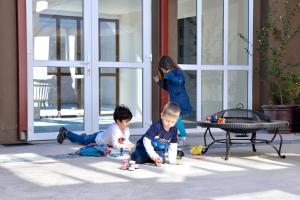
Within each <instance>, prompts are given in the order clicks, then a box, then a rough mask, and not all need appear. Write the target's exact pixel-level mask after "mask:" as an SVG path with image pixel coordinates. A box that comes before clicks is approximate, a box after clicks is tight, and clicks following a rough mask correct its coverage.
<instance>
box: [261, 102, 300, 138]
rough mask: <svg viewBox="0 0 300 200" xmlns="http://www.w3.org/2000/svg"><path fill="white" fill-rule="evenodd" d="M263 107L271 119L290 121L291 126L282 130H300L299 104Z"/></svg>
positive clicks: (287, 131)
mask: <svg viewBox="0 0 300 200" xmlns="http://www.w3.org/2000/svg"><path fill="white" fill-rule="evenodd" d="M261 107H262V110H263V111H264V114H265V115H266V116H268V117H269V118H270V119H271V120H284V121H288V122H289V127H288V128H287V129H282V130H281V131H283V132H285V133H289V132H299V131H300V106H299V105H297V104H292V105H262V106H261Z"/></svg>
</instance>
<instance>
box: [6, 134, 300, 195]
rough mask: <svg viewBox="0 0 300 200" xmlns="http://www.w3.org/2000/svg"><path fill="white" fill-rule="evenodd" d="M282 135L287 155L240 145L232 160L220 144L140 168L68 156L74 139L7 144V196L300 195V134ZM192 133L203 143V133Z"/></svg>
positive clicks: (116, 161) (118, 160)
mask: <svg viewBox="0 0 300 200" xmlns="http://www.w3.org/2000/svg"><path fill="white" fill-rule="evenodd" d="M218 135H219V136H221V135H222V134H221V133H220V134H218ZM263 137H270V135H268V134H263ZM283 137H284V145H283V149H282V153H283V154H285V155H286V156H287V158H286V159H281V158H279V157H278V156H277V153H276V152H275V151H274V149H273V148H272V147H270V146H267V145H258V146H257V152H255V153H254V152H252V149H251V146H249V145H246V146H242V145H236V146H233V147H232V149H231V157H230V158H229V160H228V161H225V160H224V159H223V157H224V146H223V145H215V146H212V148H211V149H209V151H208V152H207V153H206V154H205V155H203V156H200V157H199V156H198V157H197V156H191V155H189V153H188V149H187V148H185V149H184V151H185V153H186V156H185V158H184V159H183V160H182V161H183V165H178V166H174V165H168V164H165V165H163V166H162V167H160V168H159V167H155V166H152V165H141V166H140V169H138V170H136V171H123V170H120V169H119V167H120V165H121V160H122V159H124V158H127V157H128V155H125V156H124V157H118V158H111V157H101V158H94V157H78V156H75V157H74V156H73V157H72V156H68V153H74V152H75V151H76V150H77V149H78V148H79V147H80V146H79V145H76V144H71V143H70V142H68V141H67V142H65V143H64V144H62V145H59V144H57V143H56V142H55V141H47V142H35V143H34V144H33V145H24V146H3V145H0V183H1V184H0V199H1V200H5V199H10V200H11V199H18V200H20V199H39V200H41V199H101V200H102V199H103V200H106V199H120V200H125V199H151V200H154V199H166V200H174V199H181V200H184V199H193V200H196V199H197V200H199V199H210V200H225V199H226V200H240V199H242V200H248V199H249V200H250V199H251V200H252V199H272V200H274V199H285V200H289V199H292V200H294V199H300V175H299V169H300V135H299V134H296V135H295V134H289V135H283ZM132 139H133V140H134V141H136V140H137V139H138V137H136V136H135V137H132ZM188 140H189V142H190V144H191V145H195V144H203V137H202V136H191V137H189V138H188ZM197 158H200V159H197Z"/></svg>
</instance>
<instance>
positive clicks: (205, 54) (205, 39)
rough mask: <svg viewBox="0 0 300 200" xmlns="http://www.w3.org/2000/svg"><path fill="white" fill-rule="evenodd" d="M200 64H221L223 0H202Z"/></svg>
mask: <svg viewBox="0 0 300 200" xmlns="http://www.w3.org/2000/svg"><path fill="white" fill-rule="evenodd" d="M201 42H202V47H201V51H202V52H201V55H202V57H201V59H202V64H206V65H221V64H223V0H203V1H202V39H201Z"/></svg>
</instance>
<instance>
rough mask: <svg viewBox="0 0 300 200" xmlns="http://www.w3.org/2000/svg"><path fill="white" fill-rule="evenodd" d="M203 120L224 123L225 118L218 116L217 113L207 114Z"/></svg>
mask: <svg viewBox="0 0 300 200" xmlns="http://www.w3.org/2000/svg"><path fill="white" fill-rule="evenodd" d="M205 122H206V123H219V124H224V123H225V118H221V117H218V116H217V115H208V116H207V118H206V120H205Z"/></svg>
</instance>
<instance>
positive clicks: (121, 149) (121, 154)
mask: <svg viewBox="0 0 300 200" xmlns="http://www.w3.org/2000/svg"><path fill="white" fill-rule="evenodd" d="M123 152H124V149H123V148H120V156H123Z"/></svg>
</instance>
